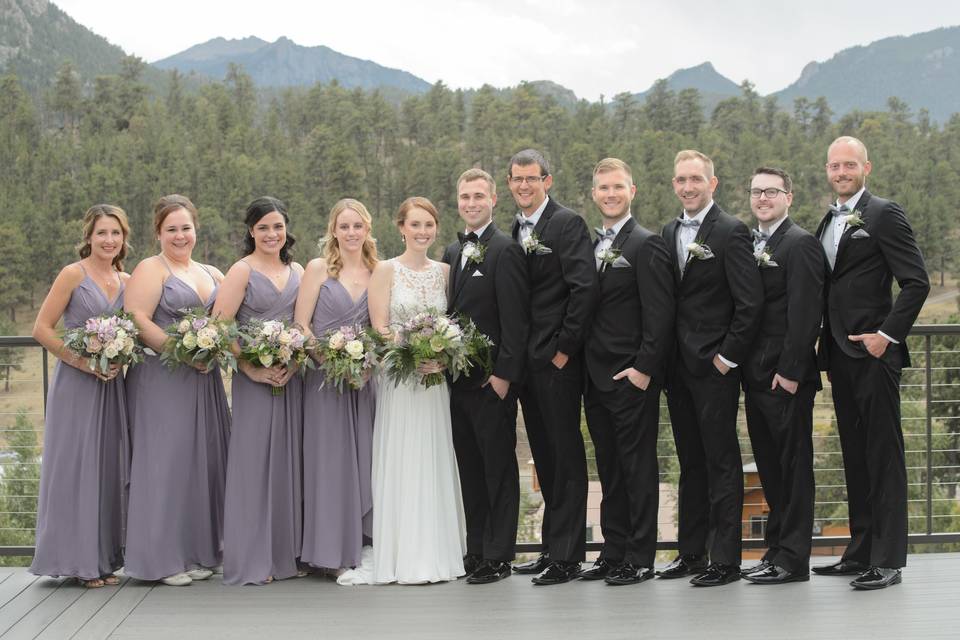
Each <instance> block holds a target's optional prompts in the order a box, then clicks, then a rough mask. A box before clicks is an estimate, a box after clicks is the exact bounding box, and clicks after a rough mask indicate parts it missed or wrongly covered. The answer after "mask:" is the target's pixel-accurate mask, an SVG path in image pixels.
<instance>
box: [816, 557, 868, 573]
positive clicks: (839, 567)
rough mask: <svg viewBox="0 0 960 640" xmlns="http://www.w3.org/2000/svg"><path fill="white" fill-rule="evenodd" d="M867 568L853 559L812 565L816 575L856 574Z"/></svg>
mask: <svg viewBox="0 0 960 640" xmlns="http://www.w3.org/2000/svg"><path fill="white" fill-rule="evenodd" d="M869 568H870V567H868V566H867V565H865V564H863V563H862V562H857V561H855V560H840V561H838V562H834V563H833V564H825V565H821V566H819V567H814V568H813V572H814V573H815V574H817V575H818V576H857V575H860V574H861V573H863V572H864V571H866V570H867V569H869Z"/></svg>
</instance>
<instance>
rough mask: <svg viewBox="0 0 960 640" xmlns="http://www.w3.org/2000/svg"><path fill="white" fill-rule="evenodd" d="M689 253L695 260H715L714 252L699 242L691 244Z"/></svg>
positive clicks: (688, 247) (688, 248)
mask: <svg viewBox="0 0 960 640" xmlns="http://www.w3.org/2000/svg"><path fill="white" fill-rule="evenodd" d="M687 253H689V254H690V256H689V257H691V258H695V259H697V260H710V259H711V258H714V257H715V256H714V255H713V250H712V249H710V247H708V246H707V245H705V244H700V243H699V242H691V243H690V244H688V245H687Z"/></svg>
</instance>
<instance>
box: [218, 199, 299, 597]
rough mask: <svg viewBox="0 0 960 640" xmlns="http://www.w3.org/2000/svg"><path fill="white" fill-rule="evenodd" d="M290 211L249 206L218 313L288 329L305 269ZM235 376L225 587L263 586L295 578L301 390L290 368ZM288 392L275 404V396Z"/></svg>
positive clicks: (269, 202) (272, 205)
mask: <svg viewBox="0 0 960 640" xmlns="http://www.w3.org/2000/svg"><path fill="white" fill-rule="evenodd" d="M289 222H290V219H289V217H288V216H287V208H286V206H285V205H284V204H283V203H282V202H280V201H279V200H277V199H276V198H269V197H265V198H257V199H256V200H254V201H253V202H251V203H250V205H249V206H248V207H247V212H246V218H245V220H244V224H246V226H247V234H246V236H245V237H244V253H245V254H246V255H245V257H244V258H242V259H241V260H239V261H238V262H236V263H235V264H234V265H233V266H232V267H230V270H229V271H228V272H227V277H226V279H225V280H224V281H223V287H222V288H221V292H220V295H219V297H218V298H217V304H216V305H215V306H214V313H215V314H219V315H220V316H222V317H223V318H233V317H236V319H237V322H238V323H239V324H240V325H243V324H244V323H246V322H248V321H249V320H252V319H258V320H283V321H285V322H292V321H293V308H294V305H295V304H296V301H297V290H298V289H299V286H300V276H301V274H302V273H303V267H301V266H300V265H299V264H297V263H295V262H293V261H292V258H291V256H290V249H291V248H292V247H293V244H294V242H295V240H294V237H293V236H292V235H290V234H289V233H287V225H288V224H289ZM239 368H240V371H239V372H237V373H236V374H235V375H234V376H233V394H232V397H233V415H234V421H233V432H232V436H231V438H232V439H231V442H230V459H229V463H228V464H227V500H226V506H225V509H224V524H225V530H224V538H223V582H224V584H233V585H241V584H266V583H268V582H272V581H273V580H274V579H284V578H292V577H294V576H298V575H306V574H305V573H301V572H300V571H299V568H298V563H297V558H298V557H299V556H300V544H301V534H302V530H303V520H302V509H303V505H302V502H303V497H302V490H301V484H302V477H301V473H300V464H301V461H300V457H301V449H300V447H301V439H302V429H303V382H302V379H301V378H300V377H299V376H298V377H294V373H296V369H295V368H289V369H287V368H284V367H280V366H273V367H255V366H253V365H251V364H250V363H248V362H243V361H242V362H240V364H239ZM282 386H285V389H284V392H283V393H282V394H281V395H273V393H272V387H282Z"/></svg>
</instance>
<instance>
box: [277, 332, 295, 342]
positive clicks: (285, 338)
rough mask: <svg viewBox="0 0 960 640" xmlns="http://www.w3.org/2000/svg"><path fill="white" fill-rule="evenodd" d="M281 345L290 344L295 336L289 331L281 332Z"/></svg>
mask: <svg viewBox="0 0 960 640" xmlns="http://www.w3.org/2000/svg"><path fill="white" fill-rule="evenodd" d="M279 341H280V344H290V343H291V342H293V336H292V335H290V332H289V331H281V332H280V337H279Z"/></svg>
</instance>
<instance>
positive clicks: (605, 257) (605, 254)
mask: <svg viewBox="0 0 960 640" xmlns="http://www.w3.org/2000/svg"><path fill="white" fill-rule="evenodd" d="M620 254H621V251H620V250H619V249H612V248H610V247H607V248H606V249H604V250H602V251H598V252H597V259H598V260H600V265H601V266H602V267H605V266H609V265H611V264H613V263H614V262H616V261H617V258H619V257H620Z"/></svg>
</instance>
